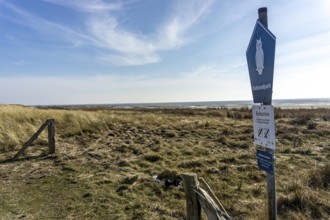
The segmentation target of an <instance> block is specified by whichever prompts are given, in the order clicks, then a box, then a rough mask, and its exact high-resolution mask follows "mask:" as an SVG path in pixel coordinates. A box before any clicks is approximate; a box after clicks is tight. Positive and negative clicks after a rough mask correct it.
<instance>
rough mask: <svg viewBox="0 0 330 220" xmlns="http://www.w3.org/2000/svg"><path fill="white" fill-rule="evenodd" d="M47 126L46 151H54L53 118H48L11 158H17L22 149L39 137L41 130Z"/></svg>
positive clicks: (52, 152) (50, 152)
mask: <svg viewBox="0 0 330 220" xmlns="http://www.w3.org/2000/svg"><path fill="white" fill-rule="evenodd" d="M47 126H48V153H49V154H54V153H55V120H54V119H48V120H46V122H45V123H43V124H42V125H41V127H40V128H39V130H38V131H37V132H36V133H35V134H34V135H33V136H32V137H31V138H30V139H29V140H28V141H27V142H26V143H25V144H24V146H23V147H22V148H21V149H20V150H19V151H18V153H17V154H16V155H15V156H14V157H13V159H12V160H17V159H18V158H19V157H20V156H22V154H23V153H24V151H25V150H26V149H27V148H28V147H29V146H30V145H31V144H32V143H33V142H34V141H35V140H36V139H37V138H38V137H39V135H40V134H41V132H42V131H43V130H45V128H46V127H47Z"/></svg>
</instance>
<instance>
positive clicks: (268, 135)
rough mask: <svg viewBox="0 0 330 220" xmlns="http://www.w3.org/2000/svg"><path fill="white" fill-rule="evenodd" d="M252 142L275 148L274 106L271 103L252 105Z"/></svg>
mask: <svg viewBox="0 0 330 220" xmlns="http://www.w3.org/2000/svg"><path fill="white" fill-rule="evenodd" d="M252 114H253V133H254V143H255V144H256V145H259V146H263V147H266V148H269V149H272V150H275V147H276V144H275V123H274V107H273V106H271V105H260V106H259V105H258V106H253V108H252Z"/></svg>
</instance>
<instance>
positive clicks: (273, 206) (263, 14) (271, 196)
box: [258, 7, 277, 220]
mask: <svg viewBox="0 0 330 220" xmlns="http://www.w3.org/2000/svg"><path fill="white" fill-rule="evenodd" d="M258 18H259V21H260V22H261V23H262V24H263V25H264V26H265V27H266V28H268V18H267V8H266V7H263V8H259V9H258ZM266 151H267V152H269V153H271V155H272V157H273V160H274V157H275V154H274V150H273V149H270V148H266ZM272 166H273V167H272V169H273V173H267V194H268V217H269V219H271V220H275V219H277V203H276V181H275V163H273V164H272Z"/></svg>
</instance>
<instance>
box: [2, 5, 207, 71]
mask: <svg viewBox="0 0 330 220" xmlns="http://www.w3.org/2000/svg"><path fill="white" fill-rule="evenodd" d="M44 1H46V2H48V3H52V4H57V5H60V6H63V7H67V8H71V9H74V10H76V11H80V12H81V13H83V15H84V20H83V25H85V28H86V29H85V30H83V31H81V30H79V31H78V30H73V29H72V28H71V27H68V26H66V25H62V24H59V23H55V22H52V21H49V20H46V19H43V18H41V17H38V16H37V15H34V14H31V13H29V12H27V11H26V10H23V9H21V8H18V7H17V6H15V5H13V4H11V3H9V2H5V1H0V3H1V4H3V5H4V6H6V7H7V8H8V9H9V10H11V11H12V12H14V13H15V15H17V16H13V17H11V21H12V22H15V23H17V24H20V25H24V26H27V27H29V28H31V29H33V30H35V31H39V32H41V33H45V34H48V35H52V36H56V37H60V38H61V39H62V40H64V41H67V42H70V43H72V45H73V46H77V47H79V46H83V45H89V46H96V47H97V48H99V49H102V50H101V51H102V53H103V55H101V56H100V57H99V58H98V60H102V61H105V62H108V63H112V64H115V65H128V66H129V65H144V64H149V63H156V62H159V61H161V54H160V52H161V51H168V50H174V49H178V48H180V47H182V46H184V45H186V44H188V43H190V42H192V41H193V37H187V35H188V32H189V30H190V29H191V28H192V27H193V26H194V25H195V24H196V23H198V21H199V20H200V19H201V18H202V17H203V15H205V14H206V12H207V9H208V8H209V7H210V5H211V4H212V2H213V0H191V1H187V2H184V3H183V2H175V5H173V7H172V10H171V11H170V12H169V15H168V17H167V18H165V19H164V21H163V23H161V24H156V25H157V26H155V27H154V33H153V34H148V35H145V34H143V33H140V32H136V31H132V30H130V29H128V28H125V27H123V25H122V24H121V22H120V21H119V20H118V18H117V17H116V16H115V15H114V13H113V12H114V11H120V10H124V7H125V5H126V4H129V3H127V2H126V3H122V2H119V1H118V2H115V3H106V2H105V1H102V0H72V1H65V0H44ZM132 4H133V3H132Z"/></svg>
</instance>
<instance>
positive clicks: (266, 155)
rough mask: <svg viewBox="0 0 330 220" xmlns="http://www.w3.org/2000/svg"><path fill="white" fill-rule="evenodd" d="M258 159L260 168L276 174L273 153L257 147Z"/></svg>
mask: <svg viewBox="0 0 330 220" xmlns="http://www.w3.org/2000/svg"><path fill="white" fill-rule="evenodd" d="M257 160H258V167H259V169H261V170H264V171H266V172H267V173H270V174H274V168H273V167H274V166H273V164H274V159H273V154H272V153H270V152H267V151H263V150H259V149H257Z"/></svg>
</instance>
